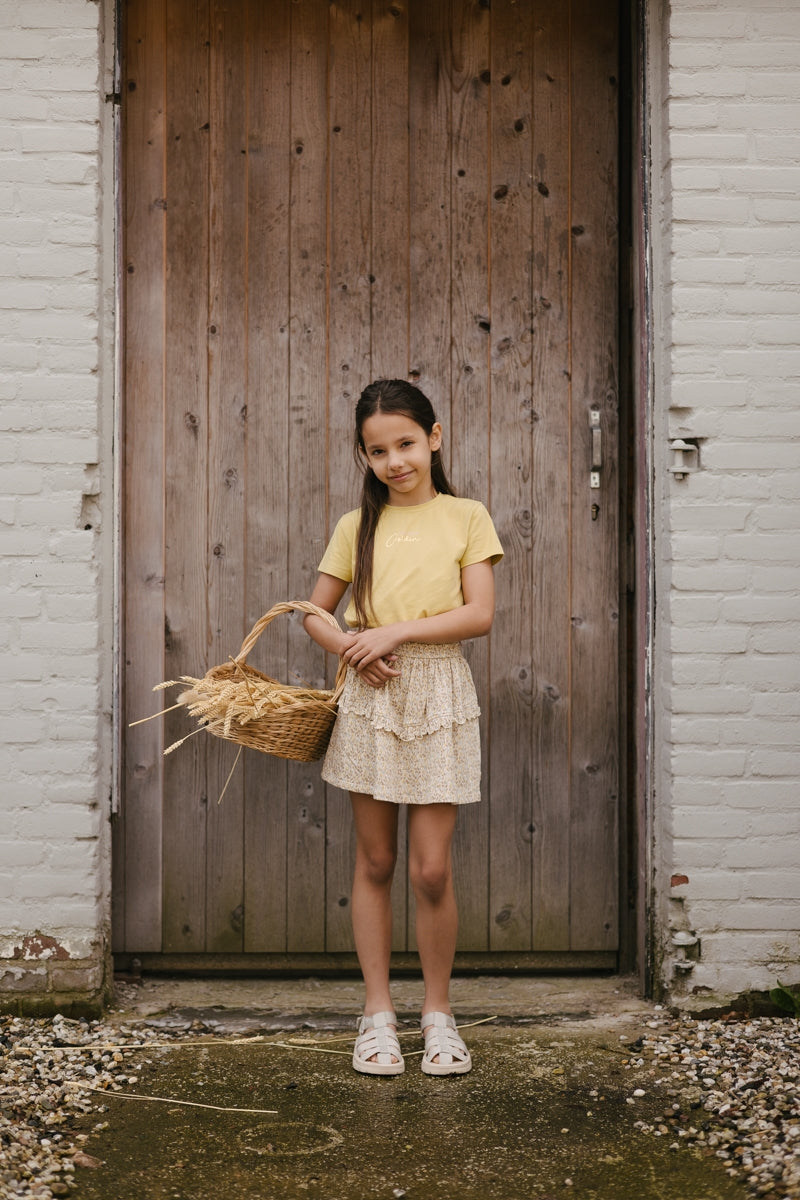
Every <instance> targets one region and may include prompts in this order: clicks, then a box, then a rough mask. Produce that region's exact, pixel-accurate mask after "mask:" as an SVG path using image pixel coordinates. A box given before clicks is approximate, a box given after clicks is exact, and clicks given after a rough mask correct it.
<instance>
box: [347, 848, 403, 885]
mask: <svg viewBox="0 0 800 1200" xmlns="http://www.w3.org/2000/svg"><path fill="white" fill-rule="evenodd" d="M396 863H397V851H396V850H394V849H393V848H392V847H388V846H387V847H385V848H374V849H371V850H365V849H362V850H359V852H358V854H357V856H356V871H357V872H360V873H361V875H362V876H363V877H364V878H365V879H367V880H368V881H369V882H370V883H371V884H373V886H376V887H385V886H387V885H388V884H390V883H391V882H392V879H393V878H394V868H395V864H396Z"/></svg>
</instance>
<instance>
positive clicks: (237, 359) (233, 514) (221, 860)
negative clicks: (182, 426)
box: [206, 0, 248, 953]
mask: <svg viewBox="0 0 800 1200" xmlns="http://www.w3.org/2000/svg"><path fill="white" fill-rule="evenodd" d="M244 71H245V22H244V6H243V5H242V4H228V3H226V2H225V0H211V78H210V90H211V118H210V121H211V129H210V146H209V196H208V202H209V236H210V245H209V289H208V406H209V426H208V443H209V444H208V548H207V552H206V553H207V562H208V643H209V659H210V661H211V662H212V663H219V662H226V661H227V659H228V657H229V655H231V654H235V653H236V651H237V650H238V649H239V646H240V645H241V642H242V638H243V636H244V633H245V630H244V596H245V552H244V551H245V548H244V497H245V474H246V468H245V424H246V419H247V413H246V380H245V364H246V361H247V357H246V352H247V347H246V340H245V313H246V288H247V272H246V264H247V255H246V245H247V235H248V229H247V220H246V217H247V204H246V185H247V154H246V149H247V128H246V105H245V99H246V85H245V74H244ZM207 754H208V784H207V787H208V792H209V806H208V827H207V846H206V888H207V893H206V913H207V918H206V920H207V929H206V950H207V951H210V952H214V951H218V952H226V951H227V952H229V953H232V952H235V951H237V950H241V948H242V944H243V937H242V935H243V923H244V907H243V906H244V881H243V874H242V846H243V837H244V794H243V782H244V776H243V773H242V772H241V771H238V770H237V771H235V772H234V775H233V778H232V779H231V781H230V784H229V785H228V788H227V790H226V792H225V797H224V800H223V801H222V804H219V803H218V799H219V797H220V795H221V794H222V791H223V788H225V783H226V780H227V778H228V775H229V773H230V770H231V767H232V765H233V762H234V760H235V758H236V747H234V746H232V745H230V744H229V743H227V742H224V741H221V740H220V739H218V738H212V739H209V742H208V749H207Z"/></svg>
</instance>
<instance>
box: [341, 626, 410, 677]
mask: <svg viewBox="0 0 800 1200" xmlns="http://www.w3.org/2000/svg"><path fill="white" fill-rule="evenodd" d="M402 641H403V637H402V634H401V633H400V631H399V630H398V629H397V628H396V627H395V626H393V625H384V626H382V627H378V628H377V629H362V630H361V631H360V632H359V633H357V634H355V636H354V638H353V641H352V642H351V644H350V645H349V646H348V647H347V649H346V650H345V652H344V654H343V655H342V658H343V659H344V660H345V662H346V663H349V664H350V666H351V667H355V669H356V670H357V671H359V672H361V671H363V669H364V668H365V667H368V666H369V665H370V663H374V662H376V661H377V660H378V659H380V658H382V659H388V658H390V657H391V655H392V652H393V651H394V650H396V649H397V647H398V646H399V645H400V643H401V642H402ZM398 673H399V672H398Z"/></svg>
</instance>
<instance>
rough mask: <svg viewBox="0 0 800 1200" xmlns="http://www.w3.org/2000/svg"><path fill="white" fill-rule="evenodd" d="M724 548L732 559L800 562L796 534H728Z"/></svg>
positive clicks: (798, 543) (799, 543) (799, 536)
mask: <svg viewBox="0 0 800 1200" xmlns="http://www.w3.org/2000/svg"><path fill="white" fill-rule="evenodd" d="M794 449H795V451H796V450H797V447H796V446H795V447H794ZM724 547H725V555H726V557H728V558H730V559H737V558H743V559H747V561H748V562H754V563H758V562H786V563H796V562H798V561H799V560H800V534H795V533H787V532H783V533H728V534H726V536H725V541H724Z"/></svg>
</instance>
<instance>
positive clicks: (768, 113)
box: [719, 100, 800, 133]
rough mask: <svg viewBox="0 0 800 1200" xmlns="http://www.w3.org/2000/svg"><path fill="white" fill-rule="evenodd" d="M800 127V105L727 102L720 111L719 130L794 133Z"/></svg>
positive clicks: (767, 102)
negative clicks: (760, 130) (759, 130)
mask: <svg viewBox="0 0 800 1200" xmlns="http://www.w3.org/2000/svg"><path fill="white" fill-rule="evenodd" d="M798 125H800V104H787V103H785V102H778V103H770V102H769V101H763V100H762V101H761V102H760V103H759V104H750V103H740V104H735V103H731V102H730V101H726V103H725V104H724V105H721V106H720V109H719V128H720V130H728V129H747V130H753V131H755V130H757V129H765V130H767V131H769V132H770V133H775V132H777V131H778V130H783V129H785V130H787V131H788V132H790V133H793V132H795V131H796V130H797V127H798Z"/></svg>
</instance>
